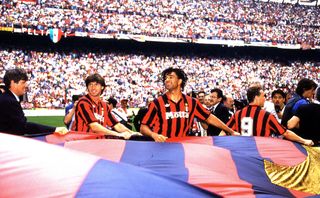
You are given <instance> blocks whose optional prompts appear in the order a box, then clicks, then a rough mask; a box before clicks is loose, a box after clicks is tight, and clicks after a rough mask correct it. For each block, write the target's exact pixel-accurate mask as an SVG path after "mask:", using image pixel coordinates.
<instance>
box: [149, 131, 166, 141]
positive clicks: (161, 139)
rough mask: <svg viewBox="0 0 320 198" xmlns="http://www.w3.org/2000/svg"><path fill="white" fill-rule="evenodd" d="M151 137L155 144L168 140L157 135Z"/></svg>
mask: <svg viewBox="0 0 320 198" xmlns="http://www.w3.org/2000/svg"><path fill="white" fill-rule="evenodd" d="M151 137H152V138H153V139H154V141H155V142H165V141H166V140H167V139H168V137H166V136H163V135H160V134H157V133H153V134H152V136H151Z"/></svg>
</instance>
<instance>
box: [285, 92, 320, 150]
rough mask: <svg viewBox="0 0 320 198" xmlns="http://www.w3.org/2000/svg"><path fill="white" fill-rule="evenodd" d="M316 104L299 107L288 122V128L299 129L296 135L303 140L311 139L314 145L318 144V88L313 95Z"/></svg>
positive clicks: (319, 135) (319, 124)
mask: <svg viewBox="0 0 320 198" xmlns="http://www.w3.org/2000/svg"><path fill="white" fill-rule="evenodd" d="M315 100H316V101H317V103H310V104H304V105H301V106H300V107H299V108H298V110H297V112H296V113H295V114H294V116H293V117H292V118H291V119H290V120H289V121H288V128H289V129H293V128H299V130H298V132H297V134H298V135H299V136H301V137H303V138H307V139H312V141H313V142H314V143H315V145H319V143H320V134H319V129H320V122H319V120H320V103H319V102H320V88H319V87H318V88H317V91H316V94H315Z"/></svg>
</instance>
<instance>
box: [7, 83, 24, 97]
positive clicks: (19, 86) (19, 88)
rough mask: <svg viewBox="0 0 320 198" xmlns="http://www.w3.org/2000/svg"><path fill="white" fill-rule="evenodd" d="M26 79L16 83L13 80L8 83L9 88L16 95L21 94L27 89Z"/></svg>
mask: <svg viewBox="0 0 320 198" xmlns="http://www.w3.org/2000/svg"><path fill="white" fill-rule="evenodd" d="M27 86H28V84H27V81H25V80H19V81H18V83H15V82H14V81H13V80H12V81H11V84H10V90H11V91H12V92H13V93H14V94H16V95H17V96H23V95H24V94H25V93H26V90H27Z"/></svg>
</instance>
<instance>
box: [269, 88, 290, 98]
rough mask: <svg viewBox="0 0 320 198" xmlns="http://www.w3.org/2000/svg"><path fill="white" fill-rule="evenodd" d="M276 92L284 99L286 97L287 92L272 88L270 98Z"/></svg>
mask: <svg viewBox="0 0 320 198" xmlns="http://www.w3.org/2000/svg"><path fill="white" fill-rule="evenodd" d="M276 94H280V95H281V96H282V97H283V98H284V99H286V96H287V94H285V93H284V91H282V90H281V89H277V90H274V91H273V92H272V93H271V98H273V96H275V95H276Z"/></svg>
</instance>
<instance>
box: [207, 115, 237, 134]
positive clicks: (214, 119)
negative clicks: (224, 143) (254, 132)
mask: <svg viewBox="0 0 320 198" xmlns="http://www.w3.org/2000/svg"><path fill="white" fill-rule="evenodd" d="M206 122H207V123H208V124H211V125H213V126H216V127H218V128H220V129H221V130H223V131H225V132H227V133H229V134H231V135H240V133H238V132H235V131H234V130H232V129H230V128H229V127H228V126H227V125H226V124H224V123H223V122H222V121H221V120H220V119H219V118H217V117H216V116H215V115H213V114H210V116H209V117H208V118H207V120H206Z"/></svg>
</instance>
